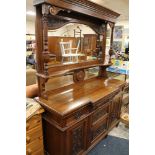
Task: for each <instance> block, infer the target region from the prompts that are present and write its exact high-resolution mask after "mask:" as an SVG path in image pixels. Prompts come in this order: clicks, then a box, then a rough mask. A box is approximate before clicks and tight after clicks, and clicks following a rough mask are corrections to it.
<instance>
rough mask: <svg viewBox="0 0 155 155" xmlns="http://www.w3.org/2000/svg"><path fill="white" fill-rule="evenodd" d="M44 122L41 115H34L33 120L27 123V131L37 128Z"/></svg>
mask: <svg viewBox="0 0 155 155" xmlns="http://www.w3.org/2000/svg"><path fill="white" fill-rule="evenodd" d="M41 122H42V120H41V115H34V116H33V117H32V118H30V119H29V120H28V121H27V122H26V130H27V131H28V130H30V129H32V128H34V127H36V126H38V125H39V124H41Z"/></svg>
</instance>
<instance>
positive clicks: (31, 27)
mask: <svg viewBox="0 0 155 155" xmlns="http://www.w3.org/2000/svg"><path fill="white" fill-rule="evenodd" d="M26 34H35V22H33V21H28V20H27V21H26Z"/></svg>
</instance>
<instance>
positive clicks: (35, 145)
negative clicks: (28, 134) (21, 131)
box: [26, 137, 43, 155]
mask: <svg viewBox="0 0 155 155" xmlns="http://www.w3.org/2000/svg"><path fill="white" fill-rule="evenodd" d="M40 148H43V137H39V138H37V139H36V140H34V141H33V142H31V143H30V144H28V145H26V155H33V153H35V152H37V151H38V150H39V149H40Z"/></svg>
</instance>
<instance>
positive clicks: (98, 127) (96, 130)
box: [91, 116, 108, 141]
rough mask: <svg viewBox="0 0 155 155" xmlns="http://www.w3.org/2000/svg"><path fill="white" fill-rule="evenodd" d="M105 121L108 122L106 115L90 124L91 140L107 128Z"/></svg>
mask: <svg viewBox="0 0 155 155" xmlns="http://www.w3.org/2000/svg"><path fill="white" fill-rule="evenodd" d="M107 122H108V116H107V117H106V118H103V119H100V120H98V121H97V123H95V124H94V125H92V129H91V140H92V141H94V140H95V139H96V138H98V137H99V136H100V135H101V134H103V133H105V132H106V130H107V127H108V125H107Z"/></svg>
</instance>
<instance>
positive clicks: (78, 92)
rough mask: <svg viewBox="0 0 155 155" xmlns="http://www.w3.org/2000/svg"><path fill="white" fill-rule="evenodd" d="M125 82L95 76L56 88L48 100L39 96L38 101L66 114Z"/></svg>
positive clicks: (62, 114)
mask: <svg viewBox="0 0 155 155" xmlns="http://www.w3.org/2000/svg"><path fill="white" fill-rule="evenodd" d="M124 84H125V82H123V81H120V80H116V79H103V78H97V77H95V78H92V79H89V80H86V81H83V82H80V83H78V84H72V85H70V86H68V87H64V88H60V89H58V90H55V91H54V92H53V93H51V94H49V96H48V100H46V99H43V98H41V97H39V98H37V101H38V102H40V103H41V105H42V106H43V107H44V108H46V109H47V110H48V111H51V112H55V113H57V114H59V115H61V116H64V115H67V114H68V113H70V112H72V111H75V110H76V109H78V108H80V107H82V106H85V105H87V104H90V103H91V104H93V103H95V102H97V101H99V100H100V99H102V98H104V97H106V96H108V95H110V94H112V93H113V92H115V91H117V90H118V89H119V88H120V87H122V86H124Z"/></svg>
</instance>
